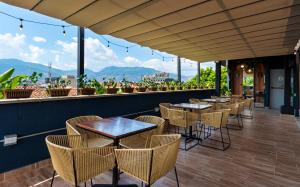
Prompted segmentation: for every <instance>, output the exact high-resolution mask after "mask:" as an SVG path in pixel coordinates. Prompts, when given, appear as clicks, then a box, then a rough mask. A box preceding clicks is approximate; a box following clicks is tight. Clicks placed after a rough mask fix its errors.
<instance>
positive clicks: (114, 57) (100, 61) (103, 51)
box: [0, 2, 215, 76]
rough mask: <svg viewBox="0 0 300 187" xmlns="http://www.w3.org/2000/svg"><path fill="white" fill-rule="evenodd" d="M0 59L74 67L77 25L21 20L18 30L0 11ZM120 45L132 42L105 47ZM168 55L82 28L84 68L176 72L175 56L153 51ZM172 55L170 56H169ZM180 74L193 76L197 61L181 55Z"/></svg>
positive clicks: (19, 13)
mask: <svg viewBox="0 0 300 187" xmlns="http://www.w3.org/2000/svg"><path fill="white" fill-rule="evenodd" d="M0 11H1V12H5V13H8V14H10V15H14V16H16V17H19V18H23V19H27V20H33V21H39V22H46V23H52V24H58V25H69V24H68V23H65V22H62V21H60V20H58V19H54V18H51V17H48V16H44V15H41V14H38V13H35V12H32V11H29V10H25V9H21V8H17V7H14V6H10V5H7V4H4V3H1V2H0ZM0 23H1V27H0V49H1V50H0V59H4V58H16V59H21V60H23V61H27V62H33V63H39V64H43V65H48V64H49V63H50V62H51V64H52V67H54V68H58V69H62V70H73V69H76V67H77V65H76V61H77V29H78V28H77V27H76V26H71V27H67V28H65V31H66V35H64V34H63V29H62V27H53V26H47V25H39V24H34V23H28V22H23V29H22V31H20V29H19V27H20V21H19V20H17V19H13V18H10V17H8V16H5V15H2V14H0ZM106 40H109V41H111V42H113V43H117V44H119V45H122V46H133V45H134V46H135V47H131V48H129V51H128V53H127V52H126V48H121V47H118V46H115V45H110V46H109V47H107V41H106ZM156 52H157V53H158V54H160V55H163V56H166V57H168V58H167V59H165V60H163V59H162V57H161V56H159V55H156V54H154V55H152V49H150V48H148V47H143V46H139V45H136V44H133V43H130V42H127V41H125V40H123V39H118V38H115V37H112V36H108V35H103V36H101V35H98V34H96V33H94V32H92V31H90V30H89V29H85V68H87V69H90V70H92V71H95V72H97V71H100V70H101V69H103V68H105V67H108V66H120V67H149V68H153V69H156V70H158V71H163V72H169V73H176V71H177V61H176V56H174V55H172V54H167V53H164V52H159V51H156ZM172 59H173V60H172ZM181 66H182V74H183V75H185V76H194V75H196V74H197V63H196V62H194V61H191V60H188V59H182V65H181ZM214 66H215V65H214V63H213V62H207V63H201V68H206V67H213V68H214Z"/></svg>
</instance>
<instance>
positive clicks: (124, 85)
mask: <svg viewBox="0 0 300 187" xmlns="http://www.w3.org/2000/svg"><path fill="white" fill-rule="evenodd" d="M131 85H132V82H130V81H128V80H127V79H125V78H124V79H123V80H122V81H121V88H132V86H131Z"/></svg>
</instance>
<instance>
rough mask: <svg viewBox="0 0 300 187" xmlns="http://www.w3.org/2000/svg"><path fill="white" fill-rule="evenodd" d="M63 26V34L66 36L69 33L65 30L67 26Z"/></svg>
mask: <svg viewBox="0 0 300 187" xmlns="http://www.w3.org/2000/svg"><path fill="white" fill-rule="evenodd" d="M61 27H62V29H63V32H62V33H63V35H64V36H66V34H67V33H66V30H65V26H64V25H62V26H61Z"/></svg>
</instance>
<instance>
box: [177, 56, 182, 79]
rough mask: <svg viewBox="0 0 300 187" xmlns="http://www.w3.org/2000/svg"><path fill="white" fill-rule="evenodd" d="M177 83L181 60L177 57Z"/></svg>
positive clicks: (179, 77) (179, 75)
mask: <svg viewBox="0 0 300 187" xmlns="http://www.w3.org/2000/svg"><path fill="white" fill-rule="evenodd" d="M177 81H178V82H181V59H180V57H179V56H177Z"/></svg>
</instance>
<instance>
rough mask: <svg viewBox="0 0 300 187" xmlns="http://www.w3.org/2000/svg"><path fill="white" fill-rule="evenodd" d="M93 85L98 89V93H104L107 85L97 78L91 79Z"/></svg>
mask: <svg viewBox="0 0 300 187" xmlns="http://www.w3.org/2000/svg"><path fill="white" fill-rule="evenodd" d="M91 86H92V87H93V88H95V89H96V94H104V93H105V86H104V84H102V83H100V82H98V81H97V80H96V79H93V80H92V81H91Z"/></svg>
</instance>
